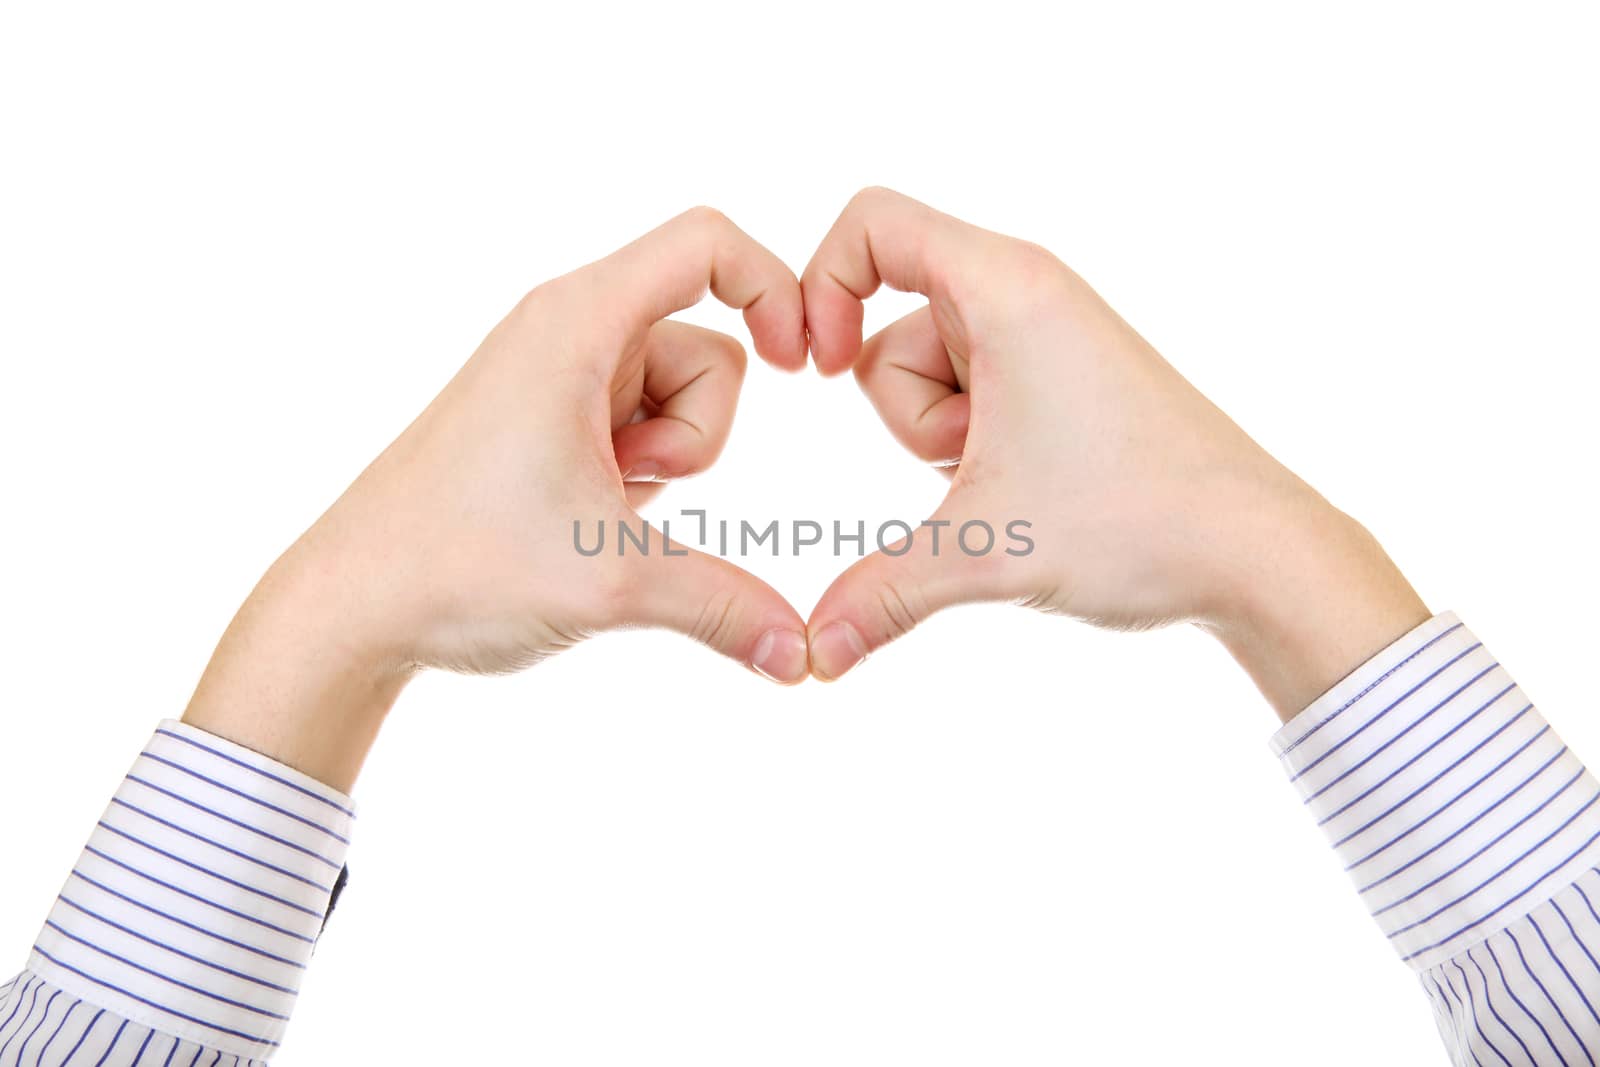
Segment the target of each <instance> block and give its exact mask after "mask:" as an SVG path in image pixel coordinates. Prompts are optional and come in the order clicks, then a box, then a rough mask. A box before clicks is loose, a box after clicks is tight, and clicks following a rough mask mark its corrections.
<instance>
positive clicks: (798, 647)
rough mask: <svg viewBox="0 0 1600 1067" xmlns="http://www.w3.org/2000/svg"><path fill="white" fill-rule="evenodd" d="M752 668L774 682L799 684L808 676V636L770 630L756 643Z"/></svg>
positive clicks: (751, 660) (751, 656) (752, 655)
mask: <svg viewBox="0 0 1600 1067" xmlns="http://www.w3.org/2000/svg"><path fill="white" fill-rule="evenodd" d="M750 666H751V667H752V668H754V669H755V671H756V672H757V673H759V674H763V675H765V676H766V677H768V678H771V679H772V680H773V681H774V682H779V683H782V684H784V685H789V684H790V683H793V682H798V681H799V680H800V679H802V678H804V677H805V676H806V635H805V634H802V633H798V632H796V631H794V630H768V631H767V632H766V633H764V634H762V635H761V637H760V639H759V640H757V641H756V647H755V650H754V651H752V652H751V653H750Z"/></svg>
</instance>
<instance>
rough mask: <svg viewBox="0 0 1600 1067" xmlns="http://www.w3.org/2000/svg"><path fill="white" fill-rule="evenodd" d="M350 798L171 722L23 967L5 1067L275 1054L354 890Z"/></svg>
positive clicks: (241, 1060)
mask: <svg viewBox="0 0 1600 1067" xmlns="http://www.w3.org/2000/svg"><path fill="white" fill-rule="evenodd" d="M354 819H355V810H354V807H353V805H352V803H351V801H350V798H348V797H346V796H344V795H343V794H342V793H339V792H337V791H336V790H333V789H330V788H328V787H327V786H325V785H323V784H322V783H320V782H317V781H316V780H314V779H312V778H309V777H307V776H306V775H303V774H301V773H299V772H297V771H295V770H293V769H292V768H289V767H285V766H283V765H282V764H279V763H277V762H275V761H273V760H270V759H268V758H266V757H265V756H262V755H260V754H258V753H255V752H252V751H250V750H249V749H246V748H242V747H240V746H238V745H235V744H232V743H230V742H228V741H225V740H223V739H222V738H219V737H215V736H213V735H211V734H208V733H205V732H204V731H201V730H197V729H195V728H193V727H190V726H186V725H184V724H183V723H179V722H173V721H167V722H164V723H162V724H161V726H160V727H159V728H158V729H157V730H156V732H155V735H154V736H153V737H152V738H151V740H150V743H149V744H148V745H146V746H145V748H144V751H142V752H141V753H140V754H139V757H138V759H137V760H135V762H134V765H133V769H132V770H130V771H129V772H128V776H127V777H126V778H125V779H124V780H123V783H122V786H121V788H120V789H118V790H117V792H116V795H115V796H113V797H112V799H111V803H110V805H109V806H108V807H107V808H106V811H105V814H104V815H103V816H102V817H101V819H100V821H99V823H98V824H97V825H96V827H95V829H94V832H93V833H92V834H91V836H90V838H89V843H88V844H87V845H85V846H84V850H83V853H82V855H81V856H80V857H79V859H78V863H77V865H76V866H75V867H74V868H73V870H72V873H71V875H70V876H69V877H68V879H67V882H66V884H65V885H64V886H63V887H62V890H61V893H60V895H59V896H58V897H57V898H56V902H55V906H54V907H53V908H52V909H51V912H50V915H49V918H47V919H46V920H45V924H44V927H43V929H41V930H40V931H39V935H38V938H37V940H36V941H35V942H34V946H33V950H32V952H31V953H30V956H29V959H28V965H27V969H26V970H25V971H23V972H22V973H21V974H20V975H18V976H17V977H16V978H15V979H14V980H12V981H11V982H10V983H8V984H0V1067H12V1065H19V1067H20V1065H22V1064H36V1063H50V1064H52V1065H77V1064H85V1065H88V1064H93V1065H96V1067H100V1065H104V1067H114V1065H118V1064H146V1065H150V1067H156V1065H160V1067H169V1065H181V1067H195V1065H198V1064H207V1065H217V1064H227V1065H229V1067H234V1065H239V1064H262V1063H265V1062H267V1061H268V1060H269V1059H270V1057H271V1056H272V1054H273V1053H274V1051H275V1050H276V1049H277V1048H278V1046H279V1044H280V1043H281V1041H282V1040H283V1034H284V1029H285V1027H286V1026H287V1024H288V1021H289V1016H290V1014H291V1012H292V1011H293V1009H294V1002H295V996H296V992H297V990H298V989H299V986H300V979H301V976H302V975H303V974H304V972H305V969H306V965H307V963H308V962H309V960H310V958H311V952H312V948H313V946H314V945H315V944H316V941H317V937H318V935H319V934H320V932H321V930H322V926H323V923H324V921H325V919H326V917H327V914H328V912H329V910H330V908H331V906H332V903H333V900H334V898H335V897H336V896H337V894H338V891H339V889H340V888H342V885H343V879H344V857H345V850H346V848H347V847H348V845H349V842H350V830H351V825H352V823H353V821H354Z"/></svg>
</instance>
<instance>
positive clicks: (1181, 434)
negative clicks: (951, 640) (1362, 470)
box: [801, 189, 1427, 715]
mask: <svg viewBox="0 0 1600 1067" xmlns="http://www.w3.org/2000/svg"><path fill="white" fill-rule="evenodd" d="M880 283H882V284H888V285H889V286H891V287H892V288H895V289H901V290H907V291H915V292H918V293H921V294H923V295H925V296H926V297H927V298H928V306H927V307H925V308H922V309H920V310H918V311H915V312H913V313H911V314H910V315H907V316H906V317H905V318H902V319H900V320H899V321H898V322H896V323H894V324H892V325H890V326H889V327H887V328H886V329H884V330H883V331H881V332H880V333H878V334H877V335H875V336H874V337H872V338H871V339H869V340H868V341H866V343H865V344H863V343H862V339H861V322H862V301H863V300H865V299H866V298H867V297H869V296H870V295H871V294H872V293H873V292H874V291H875V290H876V289H877V288H878V286H879V284H880ZM801 289H802V291H803V293H804V296H805V308H806V325H807V328H808V330H809V332H810V336H811V347H812V354H813V357H814V359H815V361H816V364H817V367H818V369H819V370H821V371H822V373H824V374H836V373H839V372H841V371H844V370H846V369H850V368H853V369H854V370H855V374H856V378H857V380H858V381H859V382H860V384H861V387H862V388H863V389H864V390H865V392H866V393H867V395H868V397H870V398H871V400H872V402H873V404H874V406H875V407H876V408H877V411H878V413H879V415H880V416H881V417H882V419H883V420H884V422H885V424H886V425H887V426H888V428H889V430H890V431H891V432H892V433H893V434H894V435H895V437H896V438H897V439H898V440H899V441H900V442H901V443H902V444H903V445H905V447H906V448H908V449H909V450H910V451H911V452H912V453H914V454H915V455H916V456H917V457H918V458H920V459H922V460H924V461H926V462H929V463H934V464H939V465H941V466H944V467H946V468H947V469H951V470H952V471H953V476H952V480H951V486H950V491H949V494H948V495H947V496H946V497H945V499H944V501H943V503H942V504H941V505H940V506H939V508H938V510H937V511H936V513H935V515H934V516H933V518H932V520H931V521H947V522H949V523H950V526H949V527H948V528H945V529H943V531H942V533H943V536H942V538H941V543H940V546H939V548H940V551H939V552H938V554H937V555H935V553H934V552H933V548H932V545H933V539H932V537H931V536H929V534H930V532H931V531H929V530H919V531H917V532H916V534H915V535H914V536H913V537H912V539H911V542H912V543H911V547H910V549H909V551H906V552H905V553H904V554H903V555H898V556H895V555H888V554H885V553H882V552H880V553H877V554H874V555H870V556H868V557H867V558H865V559H863V560H862V561H861V562H859V563H857V564H856V565H855V566H853V567H851V568H850V569H849V570H848V571H846V572H845V573H844V574H842V575H841V576H840V577H839V578H838V579H837V580H836V581H835V582H834V583H833V585H832V586H831V587H830V588H829V589H828V590H827V592H826V593H825V594H824V595H823V597H822V599H821V601H820V602H819V603H818V604H817V607H816V608H815V610H814V611H813V612H812V614H811V619H810V622H809V636H810V645H811V663H812V673H813V674H814V675H815V676H817V677H819V678H822V679H831V678H837V677H838V676H840V675H841V674H843V673H844V672H845V671H846V670H849V669H850V668H851V667H852V666H853V665H854V664H855V663H856V662H858V661H859V660H860V659H861V658H862V657H863V656H864V655H865V654H866V653H868V652H870V651H872V650H874V649H876V648H878V647H879V646H881V645H883V644H885V643H886V642H888V641H891V640H893V639H894V638H896V637H899V636H900V635H901V634H903V633H905V632H906V631H907V630H909V629H911V628H912V627H913V626H915V625H916V624H917V623H919V622H921V621H922V620H923V619H925V618H926V617H927V616H928V615H930V614H932V613H933V612H935V611H938V610H939V609H941V608H944V607H948V606H950V605H954V604H959V603H965V602H971V601H982V600H1013V601H1019V602H1022V603H1025V604H1028V605H1031V606H1033V607H1036V608H1040V609H1043V610H1045V611H1049V612H1057V613H1061V614H1064V615H1070V616H1073V617H1076V618H1079V619H1083V620H1086V621H1089V622H1092V623H1095V624H1097V625H1101V626H1107V627H1114V628H1120V629H1144V628H1149V627H1155V626H1161V625H1165V624H1168V623H1172V622H1176V621H1191V622H1195V623H1198V624H1200V625H1202V626H1204V627H1206V628H1208V629H1210V630H1212V631H1213V632H1215V633H1217V634H1218V636H1220V637H1221V638H1222V639H1223V641H1224V642H1225V643H1226V644H1227V645H1228V647H1229V649H1230V650H1231V651H1233V652H1234V654H1235V655H1236V656H1237V657H1238V658H1239V659H1240V660H1241V662H1242V663H1244V665H1245V666H1246V668H1247V669H1249V670H1250V672H1251V674H1252V675H1253V676H1254V677H1255V679H1256V681H1257V683H1258V684H1259V685H1260V686H1261V687H1262V689H1263V691H1264V692H1265V693H1266V695H1267V696H1268V698H1269V700H1271V701H1272V703H1273V704H1274V705H1276V706H1277V707H1278V708H1279V710H1280V713H1284V714H1285V715H1287V714H1289V713H1292V711H1294V710H1298V708H1299V707H1301V706H1303V705H1304V704H1305V703H1308V702H1309V701H1310V700H1311V699H1313V698H1314V697H1316V696H1317V695H1318V694H1319V693H1320V692H1321V691H1322V689H1324V688H1326V687H1327V686H1328V685H1330V684H1332V682H1334V681H1336V680H1337V679H1338V678H1340V677H1342V676H1343V675H1344V674H1345V673H1347V672H1348V671H1349V670H1350V669H1351V668H1353V667H1354V666H1356V665H1357V664H1359V663H1360V662H1361V661H1362V660H1363V659H1365V658H1366V657H1367V656H1369V655H1371V654H1372V653H1373V652H1375V651H1377V650H1378V649H1380V648H1382V647H1383V645H1384V644H1386V643H1388V641H1390V640H1392V639H1393V638H1395V637H1398V636H1399V635H1401V634H1403V633H1404V632H1405V631H1406V630H1408V629H1410V628H1411V627H1412V626H1414V625H1416V624H1417V623H1419V622H1421V621H1422V620H1424V619H1426V618H1427V609H1426V608H1425V607H1423V605H1422V602H1421V601H1420V600H1419V599H1418V598H1417V596H1416V594H1415V593H1414V592H1412V591H1411V588H1410V586H1409V585H1407V584H1406V582H1405V579H1404V578H1403V577H1402V576H1401V575H1400V573H1399V571H1398V570H1396V569H1395V567H1394V565H1393V564H1392V563H1390V562H1389V560H1388V558H1387V557H1386V556H1385V555H1384V553H1383V551H1382V549H1381V548H1379V546H1378V545H1377V543H1376V542H1375V541H1374V540H1373V539H1372V538H1371V537H1370V535H1368V534H1367V533H1366V531H1365V530H1364V529H1362V528H1361V527H1360V526H1359V525H1358V524H1357V523H1356V522H1354V521H1353V520H1352V519H1350V518H1349V517H1348V516H1346V515H1344V514H1343V513H1341V512H1339V511H1338V510H1336V509H1335V508H1334V507H1332V506H1331V505H1330V504H1329V503H1328V502H1327V501H1326V500H1324V499H1323V498H1322V497H1321V496H1319V495H1318V494H1317V493H1316V492H1314V491H1313V490H1312V489H1311V488H1310V487H1309V486H1307V485H1306V484H1305V483H1304V482H1302V481H1301V480H1300V479H1299V478H1297V477H1295V476H1294V475H1293V474H1292V473H1290V472H1289V471H1288V470H1287V469H1286V468H1285V467H1283V465H1281V464H1280V463H1278V462H1277V461H1276V460H1275V459H1273V458H1272V456H1270V455H1268V454H1267V452H1266V451H1264V450H1263V449H1262V448H1261V447H1260V446H1258V445H1257V444H1256V443H1255V442H1254V441H1252V440H1251V439H1250V438H1249V437H1248V436H1247V435H1246V434H1245V433H1244V431H1242V430H1241V429H1240V428H1239V427H1238V426H1237V425H1235V424H1234V423H1233V422H1232V421H1231V420H1230V419H1229V418H1228V417H1227V416H1226V415H1224V414H1223V413H1222V412H1221V411H1220V410H1218V409H1217V407H1216V406H1215V405H1213V404H1212V403H1211V402H1210V401H1208V400H1207V399H1206V398H1205V397H1204V396H1202V395H1201V394H1200V393H1199V391H1197V390H1196V389H1195V388H1194V387H1193V386H1192V385H1190V384H1189V383H1188V382H1187V381H1186V380H1185V379H1184V378H1183V376H1182V375H1180V374H1179V373H1178V372H1177V371H1176V370H1174V369H1173V367H1172V366H1171V365H1170V364H1168V363H1167V362H1166V361H1165V360H1164V359H1162V358H1161V356H1160V354H1159V353H1157V352H1156V351H1155V350H1154V349H1153V348H1151V347H1150V345H1149V344H1148V343H1147V342H1146V341H1145V340H1144V339H1143V338H1142V337H1140V336H1139V335H1138V334H1137V333H1136V332H1135V331H1134V330H1133V328H1132V327H1130V326H1129V325H1128V324H1127V323H1126V322H1124V321H1123V320H1122V319H1121V318H1120V317H1118V316H1117V314H1116V312H1114V311H1112V310H1111V308H1110V307H1108V306H1107V305H1106V304H1105V302H1104V301H1102V300H1101V299H1100V297H1099V296H1098V295H1097V294H1096V293H1095V292H1094V290H1092V289H1090V288H1089V286H1088V285H1087V284H1086V283H1085V282H1084V281H1083V280H1082V279H1081V278H1079V277H1078V276H1077V275H1076V274H1074V273H1073V272H1072V271H1071V270H1069V269H1068V268H1067V267H1066V266H1065V265H1064V264H1062V263H1061V262H1060V261H1059V260H1057V259H1056V258H1055V257H1054V256H1052V255H1051V254H1050V253H1049V252H1046V251H1045V250H1044V249H1042V248H1040V247H1038V246H1036V245H1032V244H1028V243H1026V242H1023V241H1019V240H1016V239H1013V238H1010V237H1004V236H1001V235H999V234H995V233H991V232H988V231H986V230H981V229H978V228H977V227H974V226H970V225H968V224H966V223H964V222H961V221H959V220H957V219H954V218H951V217H950V216H948V215H943V214H940V213H939V212H937V211H934V210H933V209H931V208H929V207H927V206H926V205H923V204H920V203H918V202H916V201H914V200H911V199H909V198H907V197H904V196H901V195H900V194H898V193H894V192H891V191H889V190H886V189H868V190H865V191H863V192H862V193H860V194H858V195H857V196H856V197H855V198H854V199H853V200H852V201H851V202H850V204H849V205H848V206H847V207H846V208H845V210H844V213H843V214H842V215H840V216H839V219H838V221H837V222H836V223H835V224H834V226H833V228H832V230H830V231H829V233H828V235H827V236H826V237H825V238H824V239H823V241H822V244H821V246H820V247H819V248H818V249H817V251H816V254H815V255H814V256H813V257H812V260H811V263H810V264H809V265H808V266H807V268H806V270H805V272H804V274H803V275H802V277H801ZM972 520H983V521H984V522H987V523H988V524H989V525H990V527H991V528H993V529H994V530H995V531H996V532H997V534H999V535H1000V536H1001V539H1002V544H1003V543H1004V533H1003V532H1004V530H1005V529H1006V526H1007V524H1008V523H1010V522H1012V521H1013V520H1023V521H1026V522H1029V523H1031V528H1029V529H1027V530H1026V534H1027V536H1028V537H1030V538H1031V539H1032V541H1033V542H1034V545H1035V547H1034V549H1033V551H1032V552H1031V553H1029V554H1027V555H1025V556H1013V555H1007V554H1006V553H1005V552H1004V551H1003V550H1001V549H1000V548H998V547H997V548H996V550H994V551H991V552H990V553H988V554H987V555H983V556H971V555H967V554H966V553H964V552H963V551H961V550H960V548H959V547H958V546H956V545H954V544H953V543H952V542H953V540H954V538H953V536H952V535H954V534H955V532H956V531H957V530H958V528H959V527H960V526H961V525H962V524H963V523H966V522H969V521H972ZM973 540H974V541H977V542H981V541H982V536H981V532H975V534H974V538H973Z"/></svg>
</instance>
